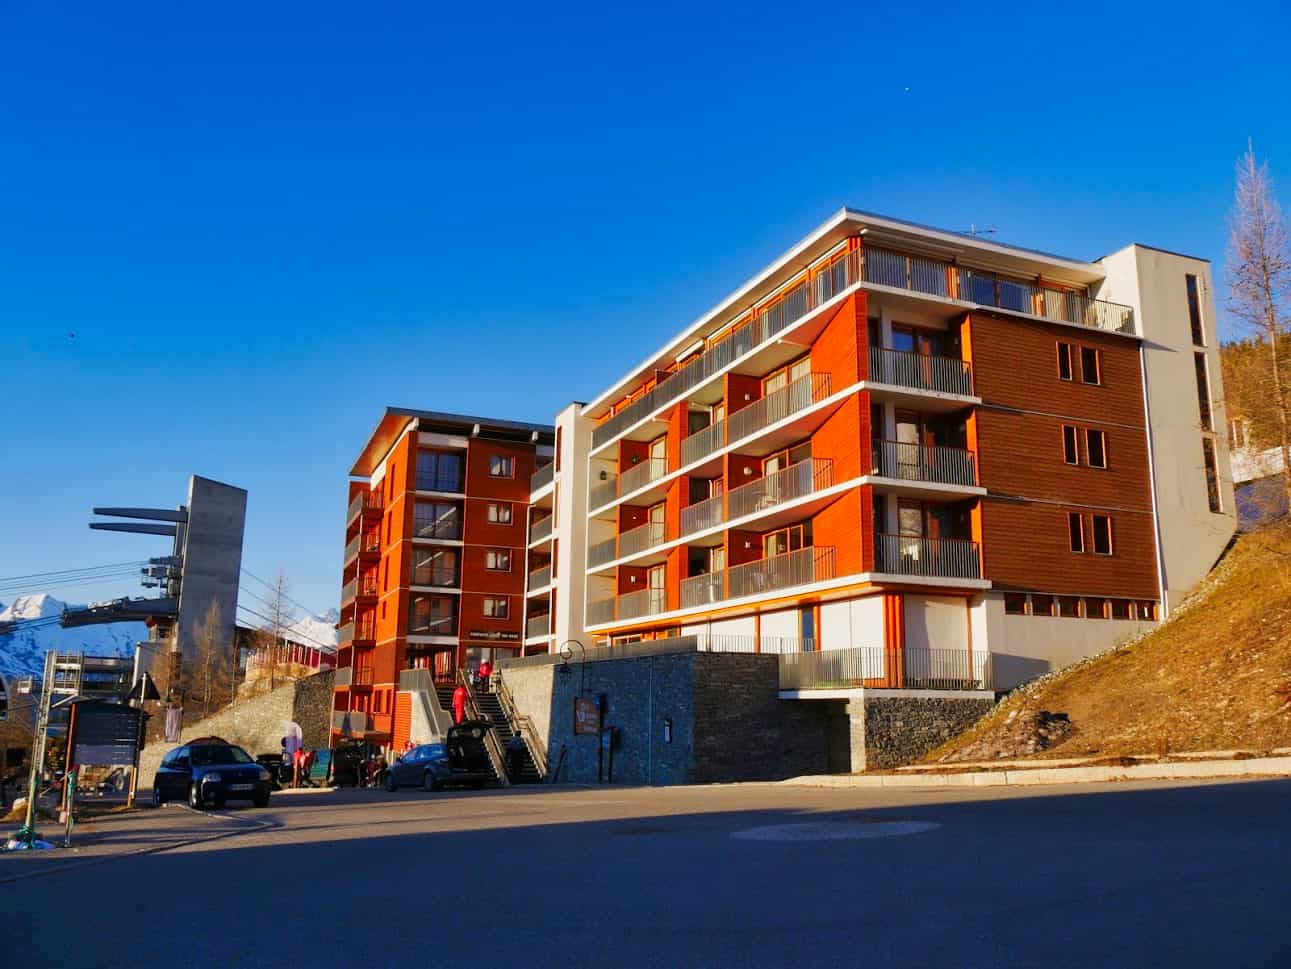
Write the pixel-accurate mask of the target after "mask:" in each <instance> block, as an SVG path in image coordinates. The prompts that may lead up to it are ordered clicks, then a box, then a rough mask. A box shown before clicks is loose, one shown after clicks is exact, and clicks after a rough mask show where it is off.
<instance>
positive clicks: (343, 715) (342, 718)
mask: <svg viewBox="0 0 1291 969" xmlns="http://www.w3.org/2000/svg"><path fill="white" fill-rule="evenodd" d="M332 729H333V730H339V731H341V733H345V734H356V733H367V732H368V730H369V726H368V715H367V714H366V713H360V712H359V711H357V710H333V711H332Z"/></svg>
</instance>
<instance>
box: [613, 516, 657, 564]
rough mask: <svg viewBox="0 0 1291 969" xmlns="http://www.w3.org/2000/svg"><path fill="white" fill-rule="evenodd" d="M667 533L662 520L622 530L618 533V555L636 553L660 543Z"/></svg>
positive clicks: (621, 556) (620, 556)
mask: <svg viewBox="0 0 1291 969" xmlns="http://www.w3.org/2000/svg"><path fill="white" fill-rule="evenodd" d="M667 534H668V533H667V528H666V526H665V524H664V523H663V522H646V523H645V524H644V525H638V526H637V527H636V528H634V529H632V530H631V531H626V532H623V533H622V534H620V535H619V553H618V557H619V558H623V557H624V556H627V555H636V554H637V553H638V552H644V551H645V550H646V549H649V548H654V547H655V546H656V545H662V544H663V543H664V541H665V539H666V538H667Z"/></svg>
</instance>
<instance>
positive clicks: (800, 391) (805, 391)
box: [728, 373, 830, 441]
mask: <svg viewBox="0 0 1291 969" xmlns="http://www.w3.org/2000/svg"><path fill="white" fill-rule="evenodd" d="M829 385H830V382H829V374H827V373H809V374H804V375H803V376H801V377H799V378H798V379H797V380H795V381H794V382H793V383H791V384H789V385H788V386H787V387H783V388H781V389H780V390H777V391H774V392H773V393H770V394H767V395H766V396H765V397H763V398H761V399H759V400H755V401H754V402H753V403H751V404H749V406H748V407H745V408H742V409H741V410H737V411H736V412H735V413H734V414H732V415H731V416H730V419H729V420H728V423H729V424H730V426H731V440H732V441H742V440H743V439H744V438H746V437H748V436H749V435H750V434H756V433H757V432H758V431H762V430H765V429H766V428H768V427H770V426H771V425H772V424H774V423H776V422H777V421H782V420H784V419H785V418H786V417H788V416H789V415H791V414H796V413H797V412H798V411H800V410H806V409H807V408H808V407H810V406H811V405H812V404H815V403H817V402H819V401H822V400H824V399H825V398H826V397H828V396H829V393H830V390H829Z"/></svg>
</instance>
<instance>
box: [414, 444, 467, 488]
mask: <svg viewBox="0 0 1291 969" xmlns="http://www.w3.org/2000/svg"><path fill="white" fill-rule="evenodd" d="M465 470H466V461H465V458H463V456H462V455H461V454H459V453H457V452H453V451H418V452H417V490H418V491H448V492H452V493H453V494H460V493H461V492H462V490H463V487H462V483H463V481H464V480H465Z"/></svg>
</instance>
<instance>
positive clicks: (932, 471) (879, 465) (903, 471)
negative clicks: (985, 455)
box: [872, 441, 977, 485]
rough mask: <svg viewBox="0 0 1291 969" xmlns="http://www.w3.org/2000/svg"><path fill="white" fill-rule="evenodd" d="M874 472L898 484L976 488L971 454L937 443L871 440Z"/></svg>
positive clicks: (975, 475) (975, 461) (975, 473)
mask: <svg viewBox="0 0 1291 969" xmlns="http://www.w3.org/2000/svg"><path fill="white" fill-rule="evenodd" d="M872 453H873V457H874V473H875V474H877V475H882V476H883V477H885V478H899V479H900V480H902V481H931V482H936V483H938V484H952V485H976V484H977V458H976V456H975V455H974V454H973V452H972V451H968V450H966V449H964V448H958V447H945V446H943V445H940V444H931V445H929V444H913V443H910V442H906V441H875V442H873V448H872Z"/></svg>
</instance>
